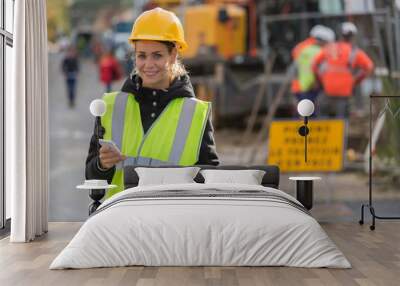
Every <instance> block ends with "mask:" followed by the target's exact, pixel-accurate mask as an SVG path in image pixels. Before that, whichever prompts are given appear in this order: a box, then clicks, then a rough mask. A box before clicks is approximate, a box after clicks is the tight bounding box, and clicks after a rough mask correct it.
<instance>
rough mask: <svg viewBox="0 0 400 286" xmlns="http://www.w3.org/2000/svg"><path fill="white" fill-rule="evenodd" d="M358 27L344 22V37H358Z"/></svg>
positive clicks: (342, 28)
mask: <svg viewBox="0 0 400 286" xmlns="http://www.w3.org/2000/svg"><path fill="white" fill-rule="evenodd" d="M357 31H358V30H357V27H356V25H354V24H353V23H352V22H344V23H343V24H342V27H341V32H342V35H343V36H347V35H356V34H357Z"/></svg>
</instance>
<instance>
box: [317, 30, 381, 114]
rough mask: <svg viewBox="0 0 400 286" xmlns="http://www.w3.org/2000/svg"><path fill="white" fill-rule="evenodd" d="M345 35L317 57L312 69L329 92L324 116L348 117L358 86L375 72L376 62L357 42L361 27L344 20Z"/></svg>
mask: <svg viewBox="0 0 400 286" xmlns="http://www.w3.org/2000/svg"><path fill="white" fill-rule="evenodd" d="M341 35H342V40H341V41H338V42H336V43H332V44H329V45H327V46H325V47H324V48H323V49H322V51H321V52H320V53H319V54H318V55H317V56H316V57H315V59H314V62H313V64H312V70H313V72H314V73H315V74H316V76H317V78H318V80H319V81H320V83H321V85H322V87H323V90H324V93H325V95H326V98H324V103H325V104H324V106H325V110H323V111H322V112H323V113H324V115H328V116H333V117H344V118H346V117H348V115H349V99H350V97H351V95H352V94H353V89H354V86H356V85H357V84H359V83H360V82H361V81H362V80H363V79H364V78H366V77H367V76H368V75H369V74H370V73H371V72H372V71H373V68H374V64H373V62H372V60H371V59H370V58H369V57H368V56H367V54H366V53H365V52H364V51H362V50H361V49H360V48H357V47H356V46H355V45H354V44H353V40H354V38H355V36H356V35H357V27H356V26H355V25H354V24H353V23H351V22H345V23H343V24H342V25H341Z"/></svg>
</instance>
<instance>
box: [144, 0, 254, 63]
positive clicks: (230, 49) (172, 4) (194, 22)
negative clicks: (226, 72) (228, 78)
mask: <svg viewBox="0 0 400 286" xmlns="http://www.w3.org/2000/svg"><path fill="white" fill-rule="evenodd" d="M155 6H159V7H163V8H165V9H169V10H173V11H174V12H175V13H176V14H177V15H178V16H179V17H180V18H181V20H182V22H183V24H184V29H185V38H186V41H187V42H188V43H190V45H189V48H188V49H187V50H186V51H185V53H183V54H182V56H183V57H184V58H187V59H193V58H196V57H197V56H198V55H204V54H206V53H214V54H216V55H218V56H219V57H221V58H223V59H224V60H231V59H233V58H235V57H238V56H239V57H245V56H255V55H256V16H255V15H256V12H255V9H256V8H255V1H254V0H209V1H202V3H191V4H187V1H185V0H154V1H150V2H148V3H147V5H146V7H145V9H150V8H153V7H155Z"/></svg>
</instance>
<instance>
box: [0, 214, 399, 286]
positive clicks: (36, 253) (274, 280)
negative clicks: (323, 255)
mask: <svg viewBox="0 0 400 286" xmlns="http://www.w3.org/2000/svg"><path fill="white" fill-rule="evenodd" d="M80 226H81V223H50V226H49V229H50V230H49V233H47V234H46V235H44V236H43V237H41V238H38V239H37V240H35V241H34V242H32V243H26V244H25V243H9V239H8V238H5V239H2V240H0V269H1V270H0V285H2V286H8V285H10V286H11V285H12V286H14V285H33V286H34V285H66V286H72V285H84V286H90V285H96V286H98V285H136V286H180V285H182V286H183V285H194V286H216V285H227V286H235V285H236V286H266V285H304V286H318V285H346V286H347V285H349V286H352V285H354V286H357V285H361V286H380V285H382V286H383V285H384V286H391V285H393V286H394V285H398V284H399V283H398V273H400V243H399V242H400V232H399V229H400V228H399V227H400V223H399V222H379V224H378V225H377V229H376V230H375V231H370V230H369V228H368V225H364V226H359V225H358V224H356V223H323V224H322V227H323V228H324V230H325V231H326V232H327V233H328V235H329V237H330V238H331V239H332V240H333V241H334V242H335V243H336V245H337V246H338V247H339V248H340V249H341V250H342V251H343V253H344V254H345V255H346V257H347V258H348V259H349V261H350V262H351V264H352V266H353V268H352V269H308V268H294V267H293V268H291V267H143V266H137V267H116V268H97V269H82V270H57V271H50V270H49V269H48V267H49V265H50V263H51V262H52V261H53V259H54V258H55V257H56V256H57V255H58V253H59V252H60V251H61V250H62V249H63V248H64V247H65V246H66V245H67V244H68V242H69V241H70V240H71V238H72V237H73V236H74V235H75V233H76V232H77V231H78V229H79V228H80Z"/></svg>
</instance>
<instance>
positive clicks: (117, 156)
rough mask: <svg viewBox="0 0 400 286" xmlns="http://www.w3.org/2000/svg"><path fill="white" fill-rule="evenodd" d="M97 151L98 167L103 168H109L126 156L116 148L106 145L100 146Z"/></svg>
mask: <svg viewBox="0 0 400 286" xmlns="http://www.w3.org/2000/svg"><path fill="white" fill-rule="evenodd" d="M99 151H100V154H99V159H100V167H101V168H104V169H110V168H112V167H114V166H115V165H116V164H118V163H119V162H121V161H124V160H125V159H126V158H127V157H126V156H124V155H122V154H121V153H120V152H119V151H118V150H117V149H115V148H112V147H110V146H108V145H104V146H101V148H100V150H99Z"/></svg>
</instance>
